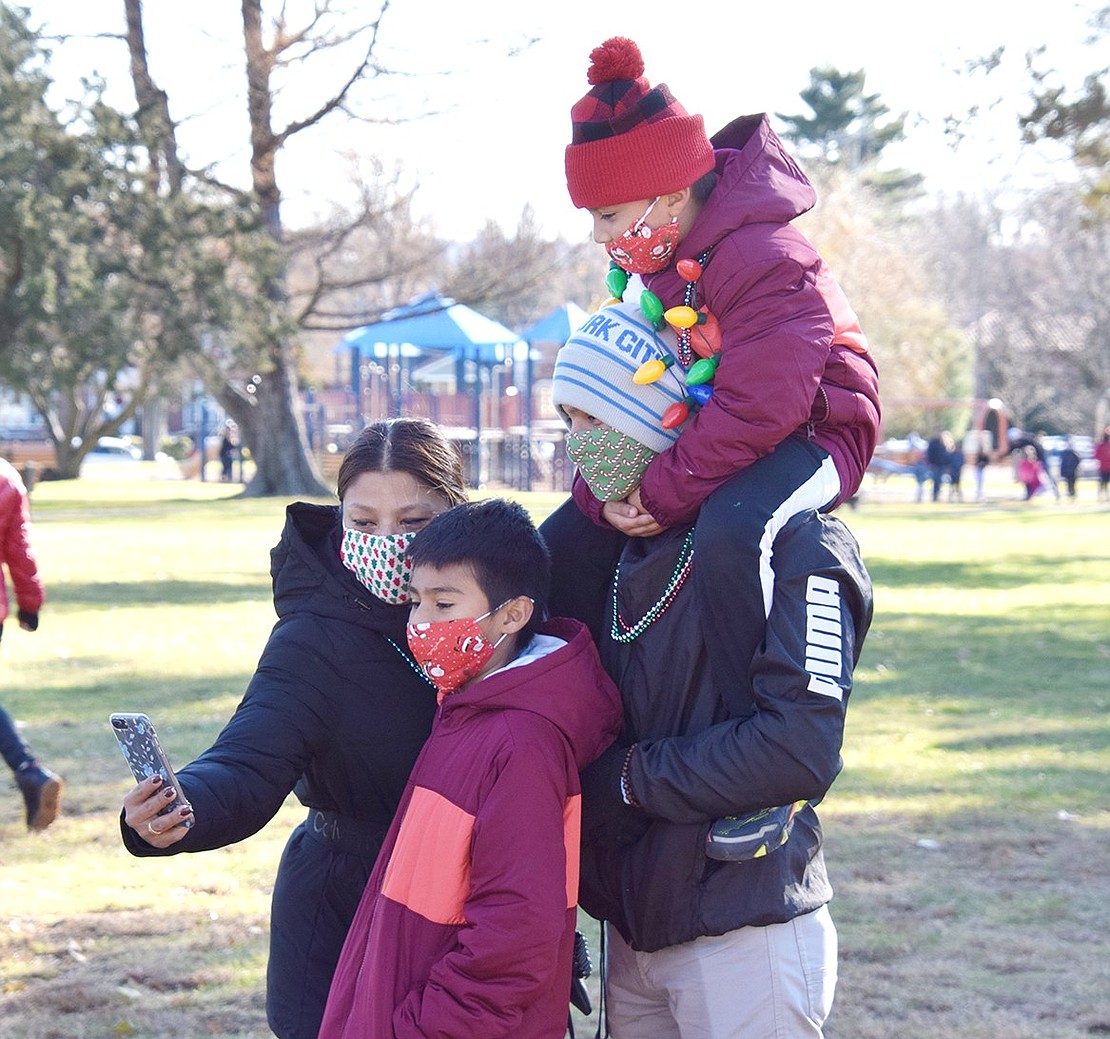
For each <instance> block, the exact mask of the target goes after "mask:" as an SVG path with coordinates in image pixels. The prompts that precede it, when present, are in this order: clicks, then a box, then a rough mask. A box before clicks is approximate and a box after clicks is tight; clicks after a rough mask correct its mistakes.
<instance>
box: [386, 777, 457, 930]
mask: <svg viewBox="0 0 1110 1039" xmlns="http://www.w3.org/2000/svg"><path fill="white" fill-rule="evenodd" d="M473 829H474V816H473V815H471V814H470V813H469V812H464V811H463V810H462V809H461V808H460V807H459V806H458V805H456V804H453V803H452V802H450V801H448V800H447V798H445V797H444V796H443V795H442V794H437V793H436V792H435V791H434V790H428V789H426V788H424V787H420V786H418V787H414V788H413V791H412V797H411V798H410V799H409V803H408V807H407V808H406V809H405V817H404V819H403V820H402V821H401V826H400V828H399V830H398V832H397V843H396V844H395V845H394V847H393V854H392V855H390V857H389V865H388V866H387V867H386V870H385V877H384V878H383V879H382V894H383V895H385V897H386V898H389V899H392V900H393V901H394V902H399V903H400V904H401V905H403V906H406V907H407V908H408V909H411V910H412V911H413V912H414V913H419V914H420V915H421V916H423V917H425V918H426V919H428V920H431V921H432V923H437V924H465V923H466V917H465V916H464V915H463V909H464V907H465V905H466V899H467V896H468V895H469V893H470V836H471V833H472V831H473Z"/></svg>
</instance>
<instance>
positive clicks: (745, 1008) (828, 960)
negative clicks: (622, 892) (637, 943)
mask: <svg viewBox="0 0 1110 1039" xmlns="http://www.w3.org/2000/svg"><path fill="white" fill-rule="evenodd" d="M607 944H608V984H607V994H608V995H607V1001H608V1011H609V1023H610V1027H611V1029H612V1035H613V1039H820V1037H821V1036H822V1035H823V1032H822V1026H823V1025H824V1023H825V1018H827V1017H828V1015H829V1011H830V1010H831V1009H832V1001H833V992H834V990H835V989H836V953H837V943H836V928H835V927H834V926H833V922H832V917H831V916H830V915H829V911H828V908H827V907H824V906H822V908H820V909H818V910H817V911H816V912H813V913H808V914H806V915H805V916H799V917H797V918H795V919H794V920H791V921H789V922H788V923H784V924H772V925H771V926H769V927H742V928H740V929H739V930H736V931H732V932H730V933H729V934H725V935H722V936H720V937H712V938H697V939H695V940H694V941H692V942H686V943H684V944H682V945H674V946H671V947H670V948H667V949H660V950H659V951H658V952H635V951H633V950H632V949H631V948H630V947H629V946H628V944H627V943H626V942H625V941H624V939H623V938H622V937H621V936H620V935H619V934H618V933H617V931H616V929H615V928H612V927H610V928H609V930H608V935H607Z"/></svg>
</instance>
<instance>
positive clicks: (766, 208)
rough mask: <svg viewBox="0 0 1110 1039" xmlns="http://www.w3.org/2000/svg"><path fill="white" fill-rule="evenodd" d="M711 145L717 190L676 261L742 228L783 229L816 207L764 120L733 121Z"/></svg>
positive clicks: (753, 117) (801, 175) (812, 193)
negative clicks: (777, 225) (772, 226)
mask: <svg viewBox="0 0 1110 1039" xmlns="http://www.w3.org/2000/svg"><path fill="white" fill-rule="evenodd" d="M712 143H713V148H714V151H715V153H716V158H717V165H716V172H717V185H716V187H715V188H714V189H713V192H712V194H711V195H710V196H709V198H708V199H707V200H706V202H705V204H704V205H703V206H702V209H701V212H700V213H698V217H697V219H696V220H695V221H694V226H693V227H691V228H690V232H689V234H687V236H686V237H685V238H684V239H683V240H682V246H681V250H680V254H681V255H682V256H698V255H700V254H701V253H703V252H704V251H705V250H706V249H709V248H711V247H712V246H714V245H716V244H717V242H719V241H720V240H721V239H722V238H724V237H725V236H726V235H728V234H731V233H732V232H733V231H735V230H736V229H737V228H740V227H743V226H744V225H745V224H762V223H789V222H790V221H791V220H793V219H794V218H795V217H799V216H801V215H802V214H803V213H806V212H808V211H809V210H810V209H812V208H813V206H814V205H815V204H816V202H817V192H816V191H815V190H814V188H813V185H812V184H811V183H810V182H809V178H808V177H806V175H805V174H804V173H803V172H802V170H801V168H800V167H799V166H798V164H797V163H796V162H795V161H794V160H793V159H792V158H791V157H790V155H789V154H788V153H787V151H786V149H785V148H784V147H783V144H782V141H780V140H779V138H778V135H777V134H776V133H775V131H774V130H772V129H771V124H770V122H769V121H768V119H767V116H766V114H760V115H745V116H740V118H738V119H734V120H733V121H732V122H731V123H729V124H728V126H726V127H725V128H724V129H723V130H721V131H720V132H719V133H717V134H715V135H714V136H713V138H712Z"/></svg>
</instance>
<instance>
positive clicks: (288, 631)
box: [120, 419, 466, 1039]
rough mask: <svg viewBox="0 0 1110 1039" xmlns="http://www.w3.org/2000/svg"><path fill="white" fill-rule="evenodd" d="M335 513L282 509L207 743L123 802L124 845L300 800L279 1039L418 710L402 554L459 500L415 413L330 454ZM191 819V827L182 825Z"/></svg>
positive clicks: (453, 453) (215, 841)
mask: <svg viewBox="0 0 1110 1039" xmlns="http://www.w3.org/2000/svg"><path fill="white" fill-rule="evenodd" d="M338 495H339V505H338V506H336V505H316V504H313V503H309V502H294V503H292V504H291V505H290V506H289V507H288V509H287V510H286V522H285V529H284V531H283V532H282V535H281V541H280V542H279V543H278V545H277V546H276V547H275V548H274V549H273V551H272V552H271V566H270V572H271V574H272V576H273V586H274V609H275V610H276V612H277V615H278V621H277V624H276V625H275V626H274V629H273V632H272V633H271V635H270V638H269V640H268V642H267V643H266V647H265V649H263V651H262V657H261V659H260V660H259V662H258V667H257V669H256V670H255V673H254V676H253V678H251V681H250V684H249V685H248V687H247V691H246V694H245V696H244V697H243V700H242V702H241V703H240V704H239V707H238V709H237V710H236V712H235V714H234V716H233V717H232V718H231V719H230V721H228V723H227V724H226V725H225V726H224V729H223V731H222V732H221V733H220V735H219V736H218V737H217V739H216V742H215V743H214V744H213V745H212V746H211V747H210V748H209V749H208V750H206V751H205V752H204V753H203V754H201V756H200V757H199V758H197V760H196V761H194V762H192V763H191V764H189V765H186V766H185V767H184V768H182V769H180V770H179V771H178V772H177V779H178V782H179V784H180V786H181V795H182V797H183V798H184V799H185V800H186V801H188V804H187V805H186V806H185V807H184V808H183V809H181V810H180V814H179V815H178V816H176V817H173V818H169V819H167V818H165V817H161V816H159V814H158V813H159V812H160V811H161V810H162V808H163V807H164V805H165V804H167V803H168V802H169V801H170V799H172V797H173V791H172V790H164V789H162V788H161V787H160V785H159V780H158V779H157V778H155V779H153V780H145V781H144V782H142V783H139V784H137V785H136V786H135V787H133V788H132V790H131V791H130V792H129V793H128V794H127V796H126V797H125V798H124V799H123V813H122V819H121V822H120V827H121V834H122V837H123V843H124V845H125V847H126V848H127V850H128V851H129V852H131V853H132V854H133V855H137V856H150V855H174V854H177V853H179V852H197V851H207V850H209V849H211V848H222V847H225V846H227V845H229V844H234V843H236V842H237V841H241V840H244V839H245V838H247V837H250V836H251V835H252V834H254V833H257V832H258V831H259V830H260V829H262V827H263V826H265V825H266V823H268V822H269V821H270V820H271V819H272V818H273V817H274V815H275V814H276V813H277V811H278V809H279V808H281V806H282V805H283V804H284V803H285V800H286V798H287V797H288V796H289V793H290V792H291V791H295V792H296V794H297V797H298V798H299V799H300V801H301V803H302V804H304V806H305V807H306V808H307V809H308V816H307V818H306V819H305V820H304V822H302V823H300V824H299V825H298V826H297V827H296V828H295V829H294V830H293V832H292V834H291V835H290V837H289V841H288V843H287V844H286V847H285V852H284V854H283V855H282V858H281V864H280V865H279V866H278V871H277V878H276V881H275V884H274V892H273V906H272V911H271V917H270V959H269V965H268V968H267V984H266V1016H267V1019H268V1020H269V1023H270V1028H271V1029H272V1030H273V1032H274V1034H275V1035H277V1036H278V1037H279V1039H316V1036H317V1033H318V1031H319V1028H320V1018H321V1016H322V1015H323V1012H324V1003H325V1001H326V1000H327V994H328V987H329V986H330V984H331V978H332V972H333V971H334V969H335V964H336V961H337V960H338V959H339V951H340V949H341V948H342V946H343V940H344V938H345V937H346V935H347V929H348V927H349V926H350V923H351V918H352V917H353V916H354V914H355V909H356V908H357V907H358V902H359V899H360V898H361V897H362V892H363V889H364V888H365V887H366V880H367V878H368V877H369V876H370V871H371V869H372V868H373V865H374V860H375V858H376V857H377V854H378V849H379V848H380V847H381V842H382V839H383V838H384V836H385V832H386V830H388V829H389V825H390V822H391V820H392V818H393V813H394V811H395V810H396V808H397V805H398V803H399V801H400V799H401V794H402V792H403V791H404V789H405V783H406V782H407V781H408V776H409V772H410V771H411V769H412V764H413V762H414V761H415V760H416V756H417V754H418V753H419V751H420V748H421V747H422V746H423V744H424V740H425V739H426V738H427V735H428V732H429V731H430V729H431V725H432V716H433V715H434V714H435V710H436V700H435V689H434V687H433V686H432V685H431V683H429V682H428V681H427V679H426V678H425V677H424V676H423V675H422V674H421V673H420V671H419V669H418V668H417V667H416V664H415V663H414V662H413V660H412V658H411V657H410V656H409V654H408V653H407V652H406V650H405V649H404V646H405V624H406V622H407V620H408V614H409V608H408V597H409V589H408V575H409V569H410V568H409V566H408V564H407V562H406V560H405V556H404V553H405V549H406V548H407V547H408V545H409V544H410V543H411V541H412V539H413V537H414V536H415V534H416V532H417V531H418V530H420V528H421V527H423V526H424V525H425V524H426V523H428V522H429V521H430V520H431V519H432V518H433V517H434V516H437V515H438V514H439V513H441V512H444V511H445V510H447V509H448V508H450V507H451V506H452V505H457V504H459V503H460V502H463V501H465V500H466V484H465V481H464V477H463V471H462V460H461V456H460V455H459V452H458V451H457V450H456V448H455V446H454V445H453V444H452V443H451V442H450V441H449V440H447V439H446V438H445V437H444V436H443V434H442V433H441V432H440V431H439V429H438V428H437V427H436V426H434V425H433V424H432V423H430V422H427V421H425V420H423V419H395V420H392V421H388V422H376V423H374V424H373V425H371V426H368V427H367V428H366V429H364V430H363V431H362V432H361V433H360V434H359V436H358V437H357V439H356V440H355V441H354V443H353V444H352V445H351V446H350V448H349V449H348V450H347V452H346V454H345V455H344V457H343V462H342V464H341V466H340V468H339V476H338ZM189 820H192V822H193V825H192V826H190V827H188V828H187V827H186V826H184V825H182V824H183V823H185V822H188V821H189Z"/></svg>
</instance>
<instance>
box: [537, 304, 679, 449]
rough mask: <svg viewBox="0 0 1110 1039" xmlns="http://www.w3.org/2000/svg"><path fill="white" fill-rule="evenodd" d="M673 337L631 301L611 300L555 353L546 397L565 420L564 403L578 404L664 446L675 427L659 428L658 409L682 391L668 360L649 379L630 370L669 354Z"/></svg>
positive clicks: (650, 443)
mask: <svg viewBox="0 0 1110 1039" xmlns="http://www.w3.org/2000/svg"><path fill="white" fill-rule="evenodd" d="M676 353H677V338H676V336H675V334H674V332H673V331H672V330H671V328H670V327H667V328H666V329H664V330H663V331H657V330H656V329H655V328H653V327H652V324H651V322H650V321H648V320H647V318H645V317H644V315H643V313H642V312H641V311H640V308H639V307H638V306H637V305H636V304H635V303H614V304H612V305H611V306H608V307H602V309H601V310H599V311H597V312H596V313H595V314H591V315H590V317H589V319H588V320H587V321H586V323H585V324H584V325H583V326H582V327H581V328H580V329H578V331H577V332H575V333H574V334H573V335H572V336H571V337H570V338H569V339H568V340H567V341H566V343H565V344H564V345H563V346H562V347H561V348H560V350H559V354H558V356H557V357H556V358H555V374H554V377H553V379H552V384H551V401H552V403H553V404H554V405H555V407H556V409H557V410H558V412H559V416H560V417H561V418H562V419H563V421H564V422H566V423H567V425H568V426H569V425H570V422H569V420H568V419H567V414H566V411H565V410H564V409H565V408H566V407H568V406H569V407H573V408H578V409H579V410H581V411H584V412H586V414H587V415H593V417H594V418H596V419H600V420H601V421H602V422H604V423H605V424H606V425H609V426H612V427H613V428H614V429H616V430H619V431H620V432H621V433H625V434H627V435H628V436H630V437H632V439H633V440H636V441H638V442H639V443H641V444H643V445H644V446H645V447H649V448H651V450H652V451H656V452H658V451H665V450H666V449H667V448H668V447H670V446H671V444H673V443H674V442H675V441H676V440H677V439H678V434H679V430H678V429H664V428H663V426H662V424H661V420H662V418H663V412H664V411H666V410H667V408H669V407H670V406H671V405H672V404H677V403H678V402H679V401H681V400H682V399H683V398H684V397H685V396H686V391H685V387H684V385H683V382H682V379H681V378H680V377H679V376H678V375H677V374H676V372H679V371H681V370H682V369H681V368H680V367H679V366H678V365H677V364H674V365H671V366H670V367H669V368H668V369H667V370H666V371H665V372H664V373H663V375H662V377H661V378H660V379H659V380H658V381H656V382H652V383H645V384H642V385H641V384H637V383H635V382H633V381H632V376H633V375H635V373H636V370H637V369H638V368H639V367H640V365H642V364H643V363H644V362H645V361H650V360H652V359H653V358H665V357H667V356H668V355H669V356H671V357H672V358H673V357H674V356H675V355H676Z"/></svg>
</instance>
